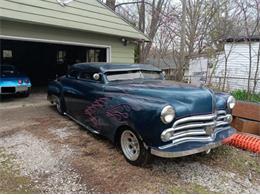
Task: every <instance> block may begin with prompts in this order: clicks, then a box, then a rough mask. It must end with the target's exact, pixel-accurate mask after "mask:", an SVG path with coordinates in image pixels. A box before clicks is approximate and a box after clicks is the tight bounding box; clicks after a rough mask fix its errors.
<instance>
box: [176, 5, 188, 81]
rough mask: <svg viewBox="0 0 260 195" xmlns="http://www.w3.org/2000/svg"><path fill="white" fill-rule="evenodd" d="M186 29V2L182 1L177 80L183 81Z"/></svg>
mask: <svg viewBox="0 0 260 195" xmlns="http://www.w3.org/2000/svg"><path fill="white" fill-rule="evenodd" d="M185 28H186V0H183V1H182V16H181V45H180V55H181V56H180V63H179V64H178V65H177V75H176V79H177V80H178V81H181V80H182V78H183V68H184V67H185V39H186V37H185V32H186V30H185Z"/></svg>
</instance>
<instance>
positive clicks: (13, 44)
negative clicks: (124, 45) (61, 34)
mask: <svg viewBox="0 0 260 195" xmlns="http://www.w3.org/2000/svg"><path fill="white" fill-rule="evenodd" d="M1 49H2V52H1V53H2V55H1V57H2V58H1V61H2V63H3V64H11V65H15V66H16V67H17V68H18V69H19V70H20V71H22V72H24V73H26V75H28V76H29V77H30V79H31V82H32V84H33V86H43V85H46V84H47V83H48V81H50V80H53V79H54V78H55V77H57V76H61V75H64V74H66V72H67V71H68V69H69V67H70V66H71V65H72V64H75V63H80V62H107V52H108V51H107V50H108V48H104V47H93V46H88V45H70V44H69V43H68V44H57V43H51V42H49V43H48V42H36V41H27V40H26V41H24V40H10V39H9V40H8V39H2V40H1Z"/></svg>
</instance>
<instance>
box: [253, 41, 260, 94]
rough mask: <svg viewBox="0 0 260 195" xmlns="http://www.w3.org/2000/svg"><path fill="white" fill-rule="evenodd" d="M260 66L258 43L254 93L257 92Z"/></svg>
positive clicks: (259, 47)
mask: <svg viewBox="0 0 260 195" xmlns="http://www.w3.org/2000/svg"><path fill="white" fill-rule="evenodd" d="M259 66H260V43H259V44H258V52H257V61H256V70H255V76H254V86H253V93H256V85H257V79H258V78H257V77H258V71H259Z"/></svg>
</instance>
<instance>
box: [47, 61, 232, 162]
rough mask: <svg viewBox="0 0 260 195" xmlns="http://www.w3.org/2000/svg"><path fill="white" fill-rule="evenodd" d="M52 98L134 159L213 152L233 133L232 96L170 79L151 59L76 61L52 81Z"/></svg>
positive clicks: (145, 159)
mask: <svg viewBox="0 0 260 195" xmlns="http://www.w3.org/2000/svg"><path fill="white" fill-rule="evenodd" d="M48 99H49V101H50V102H51V103H53V104H55V105H56V107H57V110H58V112H59V113H60V114H64V115H67V116H68V117H70V118H71V119H73V120H75V121H76V122H77V123H79V124H80V125H82V126H84V127H85V128H87V129H88V130H90V131H91V132H93V133H96V134H101V135H103V136H105V137H107V138H108V139H110V140H111V141H113V142H114V143H117V144H119V145H120V146H121V149H122V151H123V154H124V156H125V158H126V160H127V161H128V162H130V163H131V164H133V165H143V164H145V163H146V162H148V160H149V158H150V156H151V154H152V155H156V156H160V157H166V158H172V157H180V156H186V155H191V154H195V153H199V152H209V151H210V149H212V148H215V147H217V146H219V145H221V144H222V142H223V140H224V139H226V138H227V137H229V136H231V135H232V134H234V133H235V129H233V128H232V127H231V126H230V123H231V121H232V115H231V110H232V109H233V108H234V106H235V99H234V98H233V97H232V96H230V95H228V94H225V93H214V92H213V91H212V90H210V89H207V88H204V87H195V86H191V85H188V84H184V83H178V82H174V81H167V80H165V79H164V75H163V73H162V71H161V70H160V69H157V68H155V67H153V66H151V65H142V64H122V65H118V64H99V63H97V64H89V63H81V64H75V65H73V66H72V67H71V68H70V71H69V72H68V74H67V75H65V76H62V77H60V78H58V79H56V80H55V81H53V82H51V83H50V84H49V87H48Z"/></svg>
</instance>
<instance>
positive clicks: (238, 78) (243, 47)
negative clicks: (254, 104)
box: [189, 42, 260, 92]
mask: <svg viewBox="0 0 260 195" xmlns="http://www.w3.org/2000/svg"><path fill="white" fill-rule="evenodd" d="M259 44H260V43H259V42H253V43H252V69H251V70H252V71H251V78H252V79H253V78H254V76H255V71H256V66H257V64H256V63H257V52H258V47H259ZM225 53H226V56H227V55H228V54H230V55H229V57H228V61H227V77H229V78H228V79H227V82H226V89H227V90H230V91H232V90H235V89H245V90H246V89H247V78H248V74H249V46H248V43H245V42H243V43H227V44H226V45H225ZM211 60H212V59H208V58H206V57H198V58H194V59H191V60H190V64H189V76H196V75H198V73H197V72H200V71H201V72H204V71H207V64H208V63H209V61H211ZM216 60H217V63H216V69H215V73H214V75H213V77H224V72H225V54H224V52H223V53H222V54H220V55H218V56H217V59H216ZM259 69H260V67H259ZM211 71H212V69H209V70H208V71H207V72H208V73H207V74H208V75H210V72H211ZM258 79H260V70H259V71H258ZM197 80H198V79H197ZM191 82H192V83H194V84H196V83H195V82H196V79H195V78H194V79H191ZM212 82H213V83H215V84H219V83H221V82H223V79H218V78H217V79H213V80H212ZM250 87H251V89H252V88H253V80H251V83H250ZM256 91H257V92H260V81H258V84H257V87H256Z"/></svg>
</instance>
